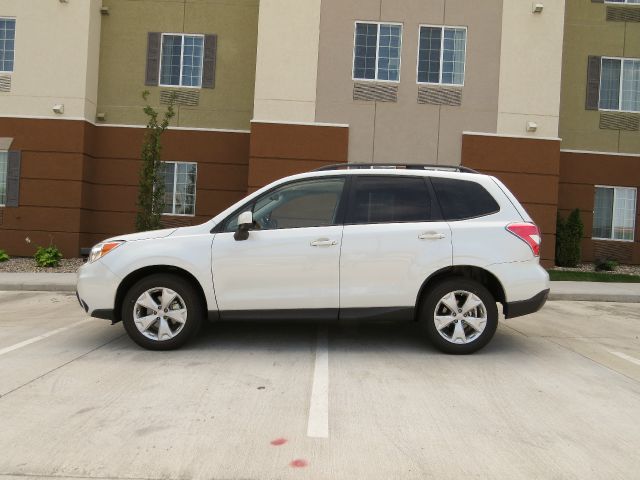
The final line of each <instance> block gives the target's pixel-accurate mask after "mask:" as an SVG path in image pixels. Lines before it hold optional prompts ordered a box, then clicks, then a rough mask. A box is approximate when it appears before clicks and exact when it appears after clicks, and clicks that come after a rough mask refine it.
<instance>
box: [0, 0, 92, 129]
mask: <svg viewBox="0 0 640 480" xmlns="http://www.w3.org/2000/svg"><path fill="white" fill-rule="evenodd" d="M100 3H101V0H82V1H71V2H68V3H61V2H59V1H58V0H0V16H3V17H4V16H6V17H15V18H16V42H15V61H14V71H13V73H12V74H11V91H10V92H8V93H0V115H2V116H41V117H59V118H89V119H93V118H94V117H95V111H96V101H97V68H98V65H97V59H98V39H99V36H100V11H99V9H100ZM55 104H64V114H62V115H58V114H55V113H54V112H53V110H52V107H53V105H55Z"/></svg>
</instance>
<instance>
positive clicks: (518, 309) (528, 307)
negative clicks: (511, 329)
mask: <svg viewBox="0 0 640 480" xmlns="http://www.w3.org/2000/svg"><path fill="white" fill-rule="evenodd" d="M548 297H549V289H548V288H547V289H546V290H543V291H541V292H540V293H538V294H537V295H534V296H533V297H531V298H529V299H528V300H520V301H518V302H509V303H505V304H504V318H515V317H521V316H523V315H529V314H530V313H535V312H537V311H538V310H540V309H541V308H542V307H543V306H544V304H545V303H547V298H548Z"/></svg>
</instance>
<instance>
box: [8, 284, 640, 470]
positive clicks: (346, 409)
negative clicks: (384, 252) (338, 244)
mask: <svg viewBox="0 0 640 480" xmlns="http://www.w3.org/2000/svg"><path fill="white" fill-rule="evenodd" d="M0 305H2V310H1V312H2V313H0V452H1V454H0V478H20V479H24V478H25V477H27V478H74V479H75V478H99V479H108V478H118V479H169V478H172V479H173V478H179V479H190V478H203V479H280V478H282V479H294V478H313V479H361V478H366V479H378V478H379V479H413V478H415V479H424V478H437V479H447V478H452V479H453V478H509V479H514V478H580V479H585V478H607V479H612V478H623V479H629V478H638V472H640V455H638V450H639V449H640V427H639V424H640V314H639V313H638V310H637V309H638V304H635V305H634V304H613V303H589V302H549V303H548V304H547V306H546V307H545V308H544V310H543V311H541V312H539V313H537V314H535V315H532V316H529V317H523V318H519V319H513V320H509V321H507V322H502V324H501V325H500V327H499V329H498V332H497V334H496V337H495V338H494V340H493V342H492V343H491V344H490V345H489V346H488V347H487V348H486V349H484V350H483V351H481V352H479V353H477V354H474V355H471V356H466V357H453V356H446V355H443V354H440V353H439V352H437V351H435V350H434V349H433V348H432V347H430V346H429V345H428V344H426V343H425V341H423V340H422V338H421V336H420V335H419V330H418V328H417V326H416V325H414V324H403V325H397V324H396V325H392V324H360V325H355V324H354V325H345V326H328V327H325V326H319V325H313V324H302V325H300V324H292V323H288V324H284V323H283V324H280V323H269V324H259V323H251V324H217V325H212V326H209V327H207V328H206V329H205V330H204V331H203V332H202V334H201V335H200V337H199V338H198V339H197V341H195V342H193V343H192V344H190V345H189V346H188V347H187V348H185V349H183V350H180V351H175V352H148V351H145V350H142V349H140V348H139V347H138V346H136V345H135V344H134V343H133V342H132V341H130V340H129V339H128V338H127V337H126V335H125V334H124V330H123V327H122V325H121V324H119V325H116V326H111V325H110V324H109V322H107V321H101V320H92V319H88V318H87V317H86V316H85V315H84V313H83V312H82V311H81V310H80V308H79V307H78V306H77V303H76V299H75V297H73V296H71V295H65V294H50V293H31V292H0Z"/></svg>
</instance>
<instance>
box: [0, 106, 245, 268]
mask: <svg viewBox="0 0 640 480" xmlns="http://www.w3.org/2000/svg"><path fill="white" fill-rule="evenodd" d="M143 135H144V129H141V128H126V127H96V126H93V125H91V124H89V123H87V122H83V121H65V120H36V119H16V118H2V119H0V136H2V137H13V138H14V141H13V144H12V146H11V149H12V150H20V151H22V165H21V180H20V203H19V207H17V208H9V207H6V208H0V210H1V211H2V212H1V214H2V215H1V217H2V223H1V224H0V248H4V249H6V250H7V251H8V252H9V253H10V254H11V255H17V256H18V255H19V256H30V255H32V254H33V252H34V250H35V245H49V243H53V244H55V245H57V246H58V247H59V248H60V249H61V250H62V251H63V254H64V255H65V256H67V257H72V256H77V255H78V254H79V250H80V248H83V247H90V246H91V245H93V244H94V243H96V242H98V241H100V240H102V239H104V238H106V237H109V236H112V235H117V234H122V233H128V232H132V231H133V230H134V222H135V212H136V199H137V185H138V172H139V168H140V160H139V158H140V149H141V145H142V138H143ZM162 158H163V160H167V161H172V160H173V161H189V162H198V180H197V200H196V216H195V217H165V222H166V223H167V224H168V225H171V224H176V223H179V224H180V225H185V224H187V225H193V224H197V223H201V222H204V221H206V220H207V219H209V218H211V217H212V216H214V215H215V214H217V213H218V212H220V211H221V210H223V209H224V208H226V207H228V206H229V205H231V204H232V203H234V202H235V201H237V200H239V199H241V198H242V197H243V196H244V195H245V194H246V191H247V176H248V164H249V134H248V133H231V132H213V131H193V130H169V131H167V132H166V133H165V135H164V137H163V152H162ZM26 237H29V238H30V239H31V243H30V244H29V243H27V242H25V238H26Z"/></svg>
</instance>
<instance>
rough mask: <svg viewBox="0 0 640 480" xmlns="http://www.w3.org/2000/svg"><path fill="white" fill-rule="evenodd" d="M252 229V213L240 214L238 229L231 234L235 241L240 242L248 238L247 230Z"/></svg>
mask: <svg viewBox="0 0 640 480" xmlns="http://www.w3.org/2000/svg"><path fill="white" fill-rule="evenodd" d="M252 227H253V213H251V212H242V213H241V214H240V216H239V217H238V229H237V230H236V233H234V234H233V238H234V239H235V240H238V241H241V240H246V239H247V238H249V230H251V228H252Z"/></svg>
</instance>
